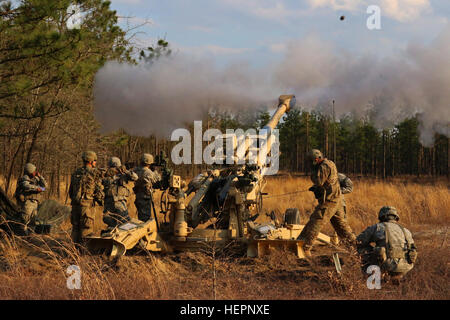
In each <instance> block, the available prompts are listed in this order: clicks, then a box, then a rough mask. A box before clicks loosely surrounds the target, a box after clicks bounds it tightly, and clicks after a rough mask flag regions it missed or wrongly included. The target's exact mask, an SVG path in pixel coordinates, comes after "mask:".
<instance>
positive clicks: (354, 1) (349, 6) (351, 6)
mask: <svg viewBox="0 0 450 320" xmlns="http://www.w3.org/2000/svg"><path fill="white" fill-rule="evenodd" d="M308 2H309V4H310V5H311V6H312V7H313V8H320V7H330V8H332V9H333V10H347V11H355V10H357V9H358V7H359V6H360V4H361V2H363V1H361V0H308Z"/></svg>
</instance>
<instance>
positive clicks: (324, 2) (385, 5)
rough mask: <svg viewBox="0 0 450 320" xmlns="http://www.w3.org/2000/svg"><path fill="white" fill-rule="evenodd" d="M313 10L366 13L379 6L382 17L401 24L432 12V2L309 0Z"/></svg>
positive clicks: (409, 0)
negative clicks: (328, 9) (371, 7)
mask: <svg viewBox="0 0 450 320" xmlns="http://www.w3.org/2000/svg"><path fill="white" fill-rule="evenodd" d="M308 2H309V4H310V6H311V7H312V8H322V7H328V8H331V9H333V10H345V11H365V9H366V8H367V6H369V5H378V6H380V8H381V15H382V16H383V15H385V16H387V17H389V18H392V19H394V20H397V21H400V22H408V21H412V20H414V19H416V18H418V17H419V16H420V15H421V14H422V13H428V12H430V11H431V4H430V0H363V1H362V0H308Z"/></svg>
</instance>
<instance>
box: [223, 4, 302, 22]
mask: <svg viewBox="0 0 450 320" xmlns="http://www.w3.org/2000/svg"><path fill="white" fill-rule="evenodd" d="M221 3H225V4H227V5H228V6H230V7H232V8H234V9H235V10H239V11H242V12H244V13H246V14H248V15H252V16H255V17H258V18H262V19H266V20H276V21H279V22H281V23H287V22H289V21H290V20H289V19H290V18H292V17H299V16H303V15H305V14H307V13H308V11H307V10H301V9H292V8H288V7H287V6H286V5H285V3H284V1H282V0H246V1H242V0H222V1H221Z"/></svg>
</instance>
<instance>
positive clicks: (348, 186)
mask: <svg viewBox="0 0 450 320" xmlns="http://www.w3.org/2000/svg"><path fill="white" fill-rule="evenodd" d="M338 179H339V186H340V187H341V194H342V207H343V209H344V218H345V219H347V205H346V203H345V196H344V194H348V193H352V192H353V182H352V180H350V178H349V177H347V176H346V175H345V174H343V173H338ZM331 243H333V244H335V245H338V244H339V238H338V235H337V233H336V232H335V233H334V235H333V237H331Z"/></svg>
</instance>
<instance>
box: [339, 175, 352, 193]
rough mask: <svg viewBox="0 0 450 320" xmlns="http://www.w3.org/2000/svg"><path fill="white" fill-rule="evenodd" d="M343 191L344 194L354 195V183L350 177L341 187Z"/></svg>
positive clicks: (346, 178)
mask: <svg viewBox="0 0 450 320" xmlns="http://www.w3.org/2000/svg"><path fill="white" fill-rule="evenodd" d="M341 191H342V193H343V194H347V193H352V192H353V182H352V180H350V178H349V177H345V179H344V183H343V185H342V187H341Z"/></svg>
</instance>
